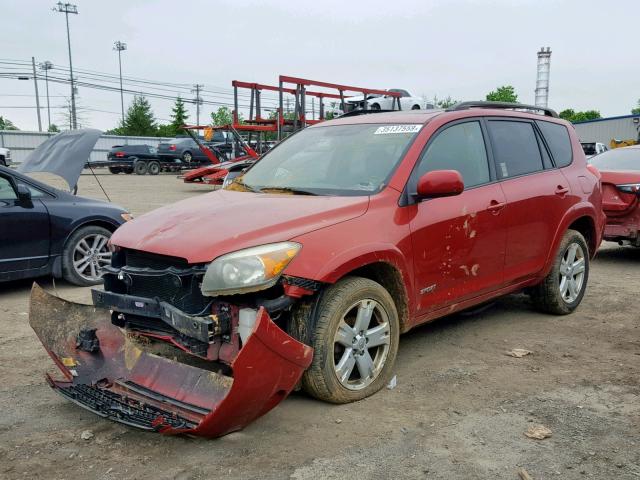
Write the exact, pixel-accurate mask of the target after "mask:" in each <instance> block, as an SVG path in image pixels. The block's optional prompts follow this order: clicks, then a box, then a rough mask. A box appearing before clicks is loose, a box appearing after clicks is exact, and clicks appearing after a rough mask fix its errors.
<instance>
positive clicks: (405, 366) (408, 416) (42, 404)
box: [0, 173, 640, 480]
mask: <svg viewBox="0 0 640 480" xmlns="http://www.w3.org/2000/svg"><path fill="white" fill-rule="evenodd" d="M99 178H100V179H101V180H102V182H103V185H104V186H105V188H106V190H107V192H109V194H110V196H111V198H112V200H113V201H114V202H116V203H118V204H120V205H122V206H124V207H126V208H129V209H130V210H131V212H132V213H134V214H135V215H140V214H142V213H144V212H146V211H149V210H151V209H154V208H157V207H159V206H161V205H164V204H167V203H171V202H174V201H177V200H179V199H181V198H186V197H189V196H192V195H197V194H199V193H201V192H205V191H208V190H209V188H210V187H206V186H197V185H195V186H193V185H192V186H189V185H185V184H183V183H182V182H180V181H178V180H176V178H175V176H174V175H160V176H157V177H150V176H144V177H138V176H135V175H127V176H125V175H118V176H114V175H108V174H102V173H101V174H99ZM80 193H81V194H84V195H87V196H94V197H96V198H100V196H101V193H100V190H99V188H98V187H97V184H96V181H95V179H94V178H93V177H92V176H90V175H83V176H82V178H81V181H80ZM213 207H215V205H212V208H213ZM639 269H640V249H631V248H621V247H618V246H616V245H609V244H608V245H605V246H603V248H602V249H601V251H600V252H599V254H598V257H597V258H596V260H595V261H594V262H593V263H592V272H591V278H590V279H589V288H588V290H587V294H586V296H585V298H584V301H583V303H582V306H581V307H580V308H579V310H578V311H577V312H575V313H574V314H573V315H570V316H567V317H562V318H559V317H553V316H548V315H543V314H539V313H537V312H535V311H534V310H533V309H532V307H531V305H530V303H529V301H528V298H527V297H526V296H524V295H512V296H508V297H505V298H503V299H500V300H499V301H497V302H496V303H495V304H493V305H492V306H491V307H490V308H488V309H485V310H483V311H481V312H478V313H475V314H467V315H464V314H461V315H455V316H452V317H448V318H444V319H441V320H438V321H436V322H433V323H431V324H429V325H425V326H422V327H419V328H416V329H415V330H413V331H411V332H409V333H408V334H406V335H404V336H403V337H401V339H400V352H399V356H398V361H397V365H396V373H397V387H396V388H394V389H392V390H388V389H384V390H383V391H381V392H380V393H378V394H376V395H374V396H373V397H371V398H368V399H366V400H363V401H361V402H357V403H353V404H350V405H340V406H335V405H328V404H324V403H321V402H318V401H315V400H313V399H310V398H308V397H306V396H304V395H303V394H293V395H292V396H290V397H289V398H288V399H287V400H286V401H284V402H283V403H282V404H281V405H280V406H278V407H277V408H276V409H275V410H273V411H272V412H270V413H269V414H267V415H266V416H264V417H262V418H261V419H259V420H258V421H256V422H254V423H253V424H252V425H250V426H249V427H247V428H246V429H245V430H244V431H242V432H238V433H234V434H231V435H228V436H226V437H223V438H221V439H217V440H203V439H194V438H183V437H175V438H174V437H163V436H160V435H157V434H150V433H144V432H141V431H137V430H134V429H132V428H127V427H125V426H122V425H119V424H116V423H112V422H110V421H108V420H103V419H101V418H99V417H97V416H95V415H93V414H91V413H89V412H86V411H84V410H82V409H80V408H78V407H76V406H75V405H73V404H71V403H70V402H67V401H65V400H63V399H62V398H61V397H59V396H58V395H57V394H56V393H54V392H53V391H52V390H51V389H50V388H49V387H48V386H47V385H46V384H45V381H44V378H43V374H44V372H45V371H55V370H56V369H55V367H54V366H53V364H52V362H51V361H50V359H49V357H48V356H47V355H46V354H45V352H44V350H43V348H42V347H41V345H40V342H39V341H38V339H37V338H36V336H35V334H34V333H33V332H32V330H31V329H30V327H29V326H28V318H27V303H28V295H29V288H30V285H31V282H30V281H24V282H17V283H11V284H0V312H1V313H2V317H1V320H0V379H2V381H1V382H0V408H1V411H2V414H1V415H0V478H7V479H18V478H19V479H24V478H36V477H39V478H52V479H58V478H60V479H63V478H69V479H72V478H78V477H80V476H82V478H100V479H146V478H150V479H151V478H153V479H200V478H202V479H205V478H206V479H209V478H267V479H279V478H293V479H299V480H303V479H316V478H329V479H333V478H335V479H342V478H373V479H377V478H380V479H386V478H390V477H396V478H411V479H413V478H433V479H456V478H462V479H469V478H471V479H473V478H479V479H480V478H481V479H486V478H505V479H516V478H518V474H517V470H518V468H524V469H526V471H527V472H528V473H529V474H530V475H531V477H532V478H534V479H541V478H545V479H546V478H562V479H566V478H569V479H571V478H585V477H587V478H598V479H613V478H615V479H636V480H637V479H640V380H639V379H638V378H639V374H640V328H639V326H640V318H639V314H638V304H636V300H637V297H638V292H639V291H640V277H639V276H638V270H639ZM40 282H41V283H42V284H43V285H44V286H45V288H47V289H48V290H57V292H58V294H59V295H61V296H64V297H66V298H69V299H72V300H85V301H86V300H88V299H89V298H90V296H89V291H88V289H83V288H76V287H72V286H70V285H68V284H65V283H64V282H60V281H59V282H57V283H56V284H55V285H54V284H53V283H52V282H51V281H50V280H47V279H42V280H40ZM512 348H525V349H528V350H531V351H532V352H533V353H532V354H531V355H527V356H525V357H523V358H512V357H510V356H507V355H506V354H505V352H506V351H507V350H510V349H512ZM538 424H540V425H544V426H546V427H548V428H550V429H551V430H552V432H553V434H552V436H551V437H549V438H546V439H544V440H534V439H530V438H528V437H526V436H525V435H524V432H525V431H526V430H527V429H528V428H529V427H530V426H531V425H538ZM85 430H90V431H91V433H92V434H93V436H92V437H91V438H89V439H87V440H84V439H83V438H82V437H81V434H82V432H83V431H85Z"/></svg>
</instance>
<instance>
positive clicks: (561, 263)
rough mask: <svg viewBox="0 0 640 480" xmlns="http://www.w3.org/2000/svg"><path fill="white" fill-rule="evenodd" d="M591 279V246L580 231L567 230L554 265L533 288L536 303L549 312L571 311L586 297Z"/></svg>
mask: <svg viewBox="0 0 640 480" xmlns="http://www.w3.org/2000/svg"><path fill="white" fill-rule="evenodd" d="M588 279H589V247H588V246H587V242H586V241H585V239H584V237H583V236H582V234H581V233H580V232H577V231H575V230H567V231H566V233H565V234H564V237H563V238H562V242H560V247H559V248H558V252H557V253H556V258H555V259H554V262H553V267H552V268H551V271H550V272H549V274H548V275H547V276H546V277H545V279H544V280H543V281H542V282H541V283H540V284H538V285H536V286H535V287H534V288H533V289H532V291H531V299H532V300H533V303H534V305H535V307H536V308H537V309H538V310H540V311H542V312H545V313H551V314H554V315H567V314H569V313H571V312H573V311H574V310H575V309H576V308H578V305H580V302H582V298H583V297H584V292H585V291H586V289H587V281H588Z"/></svg>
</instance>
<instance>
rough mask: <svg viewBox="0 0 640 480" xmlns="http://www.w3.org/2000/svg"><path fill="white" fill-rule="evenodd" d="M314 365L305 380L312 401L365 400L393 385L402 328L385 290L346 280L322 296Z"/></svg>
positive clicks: (359, 280)
mask: <svg viewBox="0 0 640 480" xmlns="http://www.w3.org/2000/svg"><path fill="white" fill-rule="evenodd" d="M315 312H316V313H315V316H316V318H315V319H310V320H315V322H311V325H315V331H314V334H313V335H312V339H313V340H312V341H311V343H312V346H313V348H314V355H313V362H312V363H311V366H310V367H309V369H308V370H307V371H306V372H305V373H304V375H303V377H302V386H303V388H304V390H305V391H306V392H307V393H309V394H310V395H312V396H314V397H316V398H318V399H320V400H324V401H326V402H331V403H349V402H353V401H356V400H361V399H363V398H366V397H368V396H370V395H372V394H374V393H375V392H377V391H378V390H380V389H381V388H382V387H384V386H385V385H386V384H387V383H388V382H389V380H390V378H391V374H392V370H393V365H394V362H395V359H396V355H397V353H398V339H399V336H400V323H399V318H398V312H397V310H396V306H395V303H394V302H393V299H392V298H391V295H390V294H389V292H387V290H385V288H384V287H382V285H380V284H378V283H376V282H374V281H372V280H369V279H367V278H360V277H347V278H344V279H342V280H340V281H339V282H337V283H335V284H333V285H331V286H330V287H328V288H327V290H326V291H325V292H324V293H323V295H322V298H321V299H320V301H319V304H318V306H317V308H316V309H315Z"/></svg>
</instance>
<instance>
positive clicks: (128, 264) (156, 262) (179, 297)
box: [104, 250, 211, 315]
mask: <svg viewBox="0 0 640 480" xmlns="http://www.w3.org/2000/svg"><path fill="white" fill-rule="evenodd" d="M112 267H113V268H112V269H110V272H109V273H107V274H105V276H104V288H105V290H106V291H110V292H114V293H125V294H128V295H134V296H137V297H145V298H152V299H158V300H160V301H163V302H167V303H169V304H170V305H173V306H174V307H176V308H178V309H180V310H182V311H183V312H185V313H188V314H191V315H195V314H200V313H201V312H203V311H204V310H205V309H206V308H207V306H208V305H209V304H210V303H211V298H209V297H205V296H204V295H202V292H201V291H200V283H201V282H202V277H203V276H204V271H205V268H204V267H203V266H197V265H189V264H188V263H187V261H186V260H185V259H183V258H178V257H170V256H164V255H157V254H152V253H147V252H140V251H136V250H121V251H119V252H118V253H117V255H114V258H113V259H112Z"/></svg>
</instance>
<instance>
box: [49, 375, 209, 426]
mask: <svg viewBox="0 0 640 480" xmlns="http://www.w3.org/2000/svg"><path fill="white" fill-rule="evenodd" d="M57 391H58V392H59V393H60V394H61V395H62V396H64V397H66V398H68V399H69V400H71V401H73V402H75V403H77V404H79V405H81V406H83V407H85V408H86V409H88V410H91V411H92V412H94V413H97V414H98V415H100V416H102V417H106V418H109V419H111V420H115V421H116V422H120V423H124V424H127V425H131V426H134V427H138V428H141V429H143V430H157V429H158V428H157V427H158V426H162V427H167V426H170V427H172V428H176V429H192V428H195V427H196V426H197V424H196V423H194V422H192V421H189V420H187V419H185V418H182V417H180V416H179V415H177V414H175V413H173V412H169V411H165V410H161V409H160V408H157V407H154V406H152V405H149V404H146V403H142V402H139V401H137V400H133V399H131V398H128V397H126V396H123V395H119V394H117V393H114V392H112V391H110V390H103V389H99V388H98V387H93V386H89V385H72V386H69V387H64V388H58V389H57Z"/></svg>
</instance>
